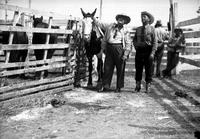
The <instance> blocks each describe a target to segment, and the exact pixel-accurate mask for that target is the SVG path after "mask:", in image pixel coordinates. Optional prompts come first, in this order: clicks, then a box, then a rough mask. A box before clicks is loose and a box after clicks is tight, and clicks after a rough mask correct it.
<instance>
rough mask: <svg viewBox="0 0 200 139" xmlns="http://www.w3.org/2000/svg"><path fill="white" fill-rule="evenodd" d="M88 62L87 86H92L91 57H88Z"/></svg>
mask: <svg viewBox="0 0 200 139" xmlns="http://www.w3.org/2000/svg"><path fill="white" fill-rule="evenodd" d="M88 62H89V66H88V72H89V78H88V86H92V69H93V67H92V56H90V57H88Z"/></svg>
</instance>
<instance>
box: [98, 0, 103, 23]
mask: <svg viewBox="0 0 200 139" xmlns="http://www.w3.org/2000/svg"><path fill="white" fill-rule="evenodd" d="M102 2H103V1H102V0H100V14H99V20H101V17H102Z"/></svg>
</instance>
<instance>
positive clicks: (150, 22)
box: [142, 12, 154, 24]
mask: <svg viewBox="0 0 200 139" xmlns="http://www.w3.org/2000/svg"><path fill="white" fill-rule="evenodd" d="M142 15H147V16H148V17H149V20H150V21H149V24H152V23H153V22H154V17H153V15H151V14H150V13H148V12H142Z"/></svg>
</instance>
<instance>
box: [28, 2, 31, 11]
mask: <svg viewBox="0 0 200 139" xmlns="http://www.w3.org/2000/svg"><path fill="white" fill-rule="evenodd" d="M28 8H29V9H31V0H29V1H28Z"/></svg>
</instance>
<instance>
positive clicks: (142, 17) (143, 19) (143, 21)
mask: <svg viewBox="0 0 200 139" xmlns="http://www.w3.org/2000/svg"><path fill="white" fill-rule="evenodd" d="M141 19H142V23H145V24H146V23H149V21H150V19H149V17H148V16H147V15H146V14H142V15H141Z"/></svg>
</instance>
